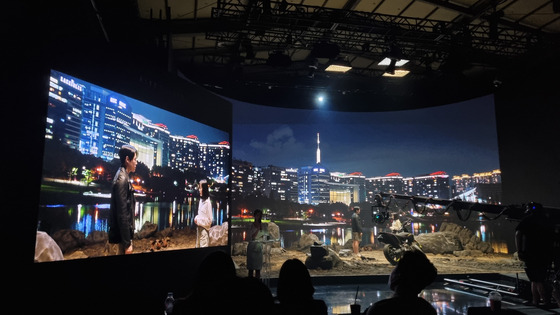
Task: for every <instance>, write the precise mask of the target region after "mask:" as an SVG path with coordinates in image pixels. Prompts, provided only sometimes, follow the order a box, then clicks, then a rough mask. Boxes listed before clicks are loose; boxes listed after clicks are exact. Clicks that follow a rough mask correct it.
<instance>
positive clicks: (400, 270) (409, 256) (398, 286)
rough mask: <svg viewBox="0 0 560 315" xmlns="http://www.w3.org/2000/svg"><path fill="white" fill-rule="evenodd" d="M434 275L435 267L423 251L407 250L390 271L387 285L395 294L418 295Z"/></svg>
mask: <svg viewBox="0 0 560 315" xmlns="http://www.w3.org/2000/svg"><path fill="white" fill-rule="evenodd" d="M436 276H437V269H436V267H435V266H434V265H433V264H432V262H430V260H429V259H428V257H426V255H425V254H424V253H423V252H421V251H417V250H414V251H407V252H405V253H404V255H403V257H402V258H401V259H400V260H399V262H398V263H397V265H396V266H395V268H394V269H393V271H392V272H391V276H390V278H389V285H390V288H391V290H393V291H395V294H397V295H401V296H402V295H418V294H419V293H420V292H421V291H422V290H424V288H426V287H427V286H428V285H430V284H431V283H432V282H433V281H434V280H435V278H436Z"/></svg>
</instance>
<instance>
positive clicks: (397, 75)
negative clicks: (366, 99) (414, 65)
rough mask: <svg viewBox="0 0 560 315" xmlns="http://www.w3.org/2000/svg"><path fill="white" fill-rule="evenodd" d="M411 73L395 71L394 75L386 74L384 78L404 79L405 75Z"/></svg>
mask: <svg viewBox="0 0 560 315" xmlns="http://www.w3.org/2000/svg"><path fill="white" fill-rule="evenodd" d="M408 73H410V71H408V70H394V71H393V73H389V72H385V73H383V76H384V77H393V78H402V77H404V76H405V75H407V74H408Z"/></svg>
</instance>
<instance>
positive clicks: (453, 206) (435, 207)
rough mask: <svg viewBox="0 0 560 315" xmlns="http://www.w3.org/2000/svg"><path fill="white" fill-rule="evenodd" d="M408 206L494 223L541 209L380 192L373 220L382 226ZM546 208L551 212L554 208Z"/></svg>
mask: <svg viewBox="0 0 560 315" xmlns="http://www.w3.org/2000/svg"><path fill="white" fill-rule="evenodd" d="M409 204H411V205H412V209H413V210H414V212H416V213H418V214H427V213H435V214H438V215H441V214H444V213H446V212H455V213H456V214H457V216H458V217H459V219H460V220H462V221H466V220H468V219H469V218H470V216H471V214H472V213H473V212H478V213H481V215H482V216H484V217H485V218H486V219H488V220H495V219H497V218H499V217H501V216H507V218H508V219H511V220H521V219H522V218H523V217H524V216H525V215H526V213H527V212H528V211H529V210H530V209H531V208H534V207H537V206H541V205H539V204H537V203H533V202H531V203H528V204H526V205H525V204H523V205H500V204H488V203H479V202H470V201H463V200H460V199H438V198H432V197H424V196H410V195H403V194H391V193H384V192H380V193H378V194H376V195H375V197H374V202H373V205H372V206H371V210H372V217H373V221H374V222H375V223H377V224H382V223H384V222H385V221H386V220H388V219H389V212H390V209H392V208H395V207H396V208H398V210H405V208H406V207H407V206H408V205H409ZM541 207H542V206H541ZM543 208H544V207H543ZM544 209H545V210H552V209H553V208H544ZM556 210H558V209H556ZM490 214H491V215H490Z"/></svg>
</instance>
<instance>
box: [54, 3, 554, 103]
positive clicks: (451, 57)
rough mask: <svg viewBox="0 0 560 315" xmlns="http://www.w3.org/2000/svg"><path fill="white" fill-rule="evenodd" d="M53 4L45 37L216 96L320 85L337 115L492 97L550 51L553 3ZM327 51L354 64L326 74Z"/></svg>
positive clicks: (288, 92) (252, 95)
mask: <svg viewBox="0 0 560 315" xmlns="http://www.w3.org/2000/svg"><path fill="white" fill-rule="evenodd" d="M58 2H60V4H56V5H54V4H52V3H50V4H49V5H48V12H49V23H52V24H51V26H52V27H51V28H50V29H51V30H57V31H56V32H51V31H49V34H50V35H49V38H48V40H50V41H51V42H58V41H60V37H65V36H66V37H68V38H72V40H76V39H80V40H81V41H84V42H85V41H86V39H88V40H90V39H91V38H94V39H95V40H96V41H98V42H101V43H104V44H107V45H109V47H116V46H119V47H123V46H126V47H128V48H134V49H135V53H134V54H138V55H141V56H145V57H148V58H150V59H151V62H153V63H154V64H157V65H158V66H159V67H161V68H164V69H165V71H170V72H172V73H175V72H177V73H179V74H181V75H183V76H185V77H186V78H188V79H189V80H191V81H193V82H195V83H196V84H198V85H200V86H203V87H205V88H207V89H208V90H210V91H213V92H215V93H217V94H220V95H222V96H226V97H229V98H233V99H238V100H241V101H246V102H250V103H256V104H262V105H272V106H283V107H298V108H316V106H317V104H316V102H315V97H316V96H317V94H318V93H325V97H326V101H325V104H324V106H327V107H328V108H331V109H335V110H344V111H382V110H395V109H404V108H410V107H423V106H434V105H440V104H446V103H450V102H455V101H461V100H465V99H469V98H473V97H477V96H480V95H485V94H488V93H492V92H493V91H494V90H495V89H497V88H500V86H501V85H503V84H507V81H508V80H511V79H514V78H515V77H516V75H518V73H522V72H524V71H530V70H531V69H534V68H535V67H537V66H541V65H542V64H543V63H544V61H546V60H552V59H555V58H556V56H558V52H559V51H560V50H559V47H560V46H559V43H560V40H559V33H560V13H558V12H559V10H560V3H559V2H560V1H558V0H553V1H551V0H530V1H529V0H481V1H475V0H462V1H444V0H381V1H372V0H347V1H333V0H300V1H262V0H248V1H241V0H240V1H229V0H225V1H201V0H185V1H179V0H175V1H173V0H166V1H162V0H157V1H156V0H144V1H142V0H139V1H118V2H117V1H112V0H88V1H85V0H81V1H77V2H76V1H74V2H72V1H58ZM45 6H46V5H45ZM80 44H82V43H81V42H80ZM51 45H52V44H51ZM389 53H392V54H393V55H392V56H393V58H394V59H408V60H410V61H409V62H408V63H407V64H406V65H404V66H403V67H402V69H406V70H409V71H410V73H409V74H408V75H407V76H405V77H403V78H394V77H385V76H383V74H384V73H385V71H386V69H387V66H380V65H378V63H379V61H381V60H382V59H383V58H384V57H386V56H388V54H389ZM397 53H398V54H400V55H398V56H397V55H395V54H397ZM133 57H134V58H138V56H131V58H133ZM335 59H343V60H345V61H346V62H349V63H350V64H351V66H352V69H351V70H350V71H348V72H346V73H343V74H340V73H338V74H337V73H330V72H326V71H325V68H326V66H327V65H328V64H330V63H331V62H332V61H333V60H335Z"/></svg>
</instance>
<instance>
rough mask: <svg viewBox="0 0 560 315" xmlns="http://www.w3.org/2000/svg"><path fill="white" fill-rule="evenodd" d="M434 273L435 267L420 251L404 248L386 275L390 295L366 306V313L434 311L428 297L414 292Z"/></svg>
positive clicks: (430, 313) (426, 313)
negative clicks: (404, 250)
mask: <svg viewBox="0 0 560 315" xmlns="http://www.w3.org/2000/svg"><path fill="white" fill-rule="evenodd" d="M436 276H437V269H436V267H435V266H434V265H433V264H432V263H431V262H430V260H429V259H428V257H426V255H425V254H424V253H423V252H421V251H417V250H414V251H407V252H405V253H404V255H403V257H402V258H401V259H400V260H399V261H398V263H397V265H396V266H395V268H394V269H393V271H392V272H391V275H390V276H389V287H390V289H391V290H392V291H393V292H394V294H393V296H392V297H390V298H388V299H383V300H380V301H377V302H375V303H374V304H373V305H372V306H370V307H369V308H368V309H367V311H366V314H367V315H380V314H421V315H435V314H437V311H436V310H435V308H434V307H433V306H432V305H431V304H430V303H429V302H428V301H426V300H425V299H423V298H421V297H419V296H418V295H419V294H420V292H422V290H424V289H425V288H426V287H427V286H428V285H430V284H431V283H432V282H433V281H434V280H435V278H436Z"/></svg>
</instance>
